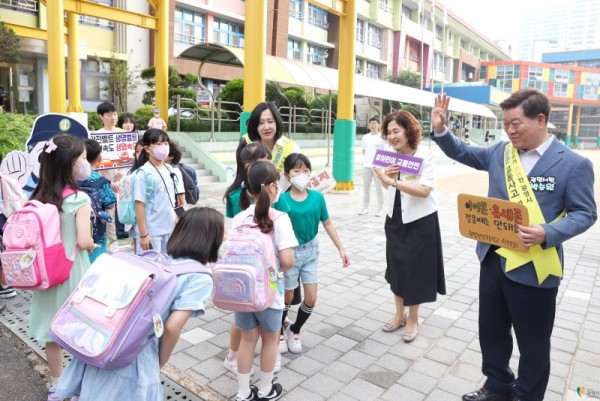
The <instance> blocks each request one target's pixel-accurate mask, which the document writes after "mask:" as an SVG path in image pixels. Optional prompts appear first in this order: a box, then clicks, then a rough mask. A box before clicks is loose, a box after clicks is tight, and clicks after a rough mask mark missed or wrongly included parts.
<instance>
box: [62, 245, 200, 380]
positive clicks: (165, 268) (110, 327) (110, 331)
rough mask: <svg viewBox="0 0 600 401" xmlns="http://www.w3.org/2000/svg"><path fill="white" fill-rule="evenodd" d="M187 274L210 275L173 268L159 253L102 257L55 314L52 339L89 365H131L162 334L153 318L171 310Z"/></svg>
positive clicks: (186, 266)
mask: <svg viewBox="0 0 600 401" xmlns="http://www.w3.org/2000/svg"><path fill="white" fill-rule="evenodd" d="M186 273H207V274H210V273H209V271H208V270H207V269H206V267H204V266H203V265H202V264H201V263H199V262H196V261H190V262H186V263H177V264H172V265H171V264H169V260H168V259H167V258H165V257H164V256H163V255H161V254H160V253H158V252H156V251H147V252H144V253H143V254H142V256H136V255H133V254H131V253H127V252H115V253H113V254H112V255H109V254H102V255H100V257H99V258H98V259H96V261H95V262H94V263H93V264H92V265H91V266H90V268H89V270H88V271H87V272H86V273H85V275H84V276H83V277H82V279H81V281H80V283H79V285H78V286H77V288H76V289H75V291H73V293H72V294H71V295H70V296H69V298H68V299H67V300H66V302H65V303H64V305H63V306H62V307H61V308H60V309H59V310H58V312H57V314H56V316H54V319H53V320H52V325H51V327H50V335H51V336H52V338H53V339H54V340H55V341H56V343H57V344H58V345H60V346H61V347H62V348H64V349H65V350H67V351H68V352H70V353H71V354H72V355H73V356H75V357H77V358H78V359H81V360H82V361H83V362H85V363H87V364H89V365H93V366H96V367H99V368H103V369H118V368H122V367H124V366H127V365H128V364H130V363H131V362H132V361H133V360H134V359H135V357H136V356H137V355H138V354H139V353H140V352H141V351H142V350H143V349H144V347H145V346H146V345H147V344H148V342H150V341H151V340H152V339H153V338H154V336H155V332H156V331H158V332H160V333H162V327H160V326H161V325H162V320H160V319H159V320H158V321H157V320H155V319H153V318H154V317H155V316H157V315H158V314H162V313H163V312H164V310H165V309H166V308H168V307H169V305H170V303H171V302H172V299H173V291H174V290H175V287H176V285H177V276H178V275H181V274H186ZM155 326H156V327H155Z"/></svg>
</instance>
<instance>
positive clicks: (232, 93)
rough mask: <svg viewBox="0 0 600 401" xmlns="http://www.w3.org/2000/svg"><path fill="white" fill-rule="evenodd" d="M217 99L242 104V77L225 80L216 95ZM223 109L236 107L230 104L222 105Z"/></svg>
mask: <svg viewBox="0 0 600 401" xmlns="http://www.w3.org/2000/svg"><path fill="white" fill-rule="evenodd" d="M217 99H218V100H222V101H224V102H234V103H238V104H240V105H242V104H244V80H243V79H242V78H236V79H232V80H231V81H229V82H227V83H226V84H225V86H223V89H221V92H219V95H218V96H217ZM223 109H224V110H234V109H236V107H234V105H230V104H224V105H223Z"/></svg>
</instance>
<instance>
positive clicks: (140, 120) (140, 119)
mask: <svg viewBox="0 0 600 401" xmlns="http://www.w3.org/2000/svg"><path fill="white" fill-rule="evenodd" d="M152 109H154V107H153V106H142V107H140V108H139V109H137V110H136V111H135V112H134V113H133V116H134V118H135V129H138V130H144V131H145V130H146V129H147V128H148V121H150V119H151V118H152V117H154V112H153V111H152Z"/></svg>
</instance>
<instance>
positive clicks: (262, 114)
mask: <svg viewBox="0 0 600 401" xmlns="http://www.w3.org/2000/svg"><path fill="white" fill-rule="evenodd" d="M242 140H243V141H246V142H247V143H250V142H260V143H261V144H263V145H264V146H266V147H267V149H269V150H270V151H271V154H272V155H273V158H272V161H273V164H274V165H275V167H276V168H277V170H278V171H279V174H280V175H281V181H280V182H279V184H280V186H279V188H281V191H284V190H285V189H286V188H287V187H288V186H289V184H288V182H287V180H286V179H285V177H284V176H283V163H284V162H285V159H286V158H287V157H288V156H289V155H291V154H292V153H300V147H299V146H298V144H297V143H296V142H294V141H292V140H291V139H290V138H288V137H285V136H283V122H282V121H281V114H279V111H278V110H277V108H276V107H275V105H274V104H273V103H268V102H263V103H259V104H258V105H257V106H256V107H255V108H254V110H252V114H250V118H249V119H248V133H247V134H246V135H244V136H243V138H242Z"/></svg>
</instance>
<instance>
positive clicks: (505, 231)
mask: <svg viewBox="0 0 600 401" xmlns="http://www.w3.org/2000/svg"><path fill="white" fill-rule="evenodd" d="M458 222H459V223H458V224H459V230H460V233H461V234H462V235H463V236H464V237H467V238H471V239H474V240H477V241H481V242H485V243H487V244H492V245H497V246H499V247H502V248H506V249H512V250H515V251H519V252H527V251H528V248H527V247H525V245H523V243H522V242H521V240H520V239H519V234H518V227H517V226H519V225H523V226H528V225H529V214H528V213H527V208H526V207H525V206H523V205H520V204H518V203H515V202H510V201H507V200H502V199H496V198H486V197H483V196H475V195H468V194H459V195H458Z"/></svg>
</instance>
